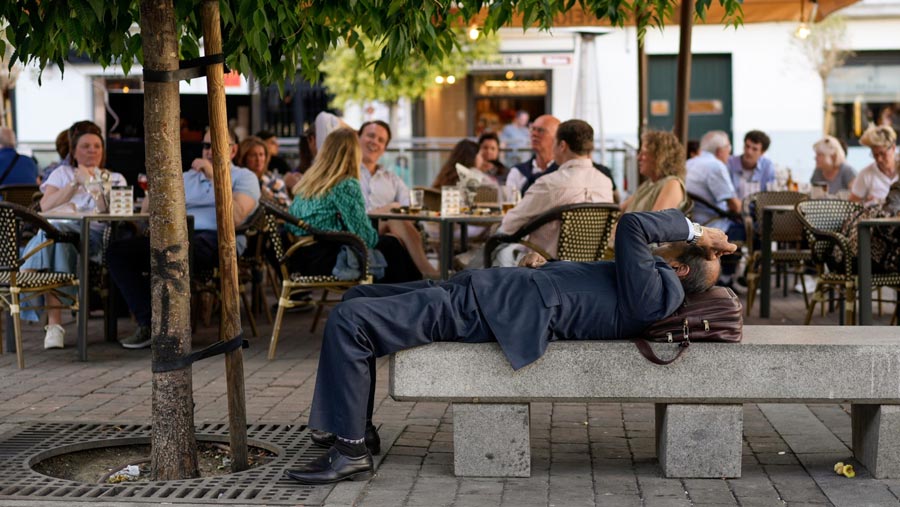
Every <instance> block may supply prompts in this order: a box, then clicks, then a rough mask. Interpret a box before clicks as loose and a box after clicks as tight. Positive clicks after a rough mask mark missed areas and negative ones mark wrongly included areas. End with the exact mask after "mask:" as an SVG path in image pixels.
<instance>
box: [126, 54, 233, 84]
mask: <svg viewBox="0 0 900 507" xmlns="http://www.w3.org/2000/svg"><path fill="white" fill-rule="evenodd" d="M217 63H225V55H223V54H221V53H220V54H217V55H206V56H201V57H200V58H192V59H190V60H181V61H179V62H178V70H150V69H146V68H145V69H144V82H146V83H172V82H177V81H185V80H187V79H195V78H198V77H204V76H206V67H207V66H208V65H215V64H217ZM228 72H230V71H229V70H228V68H226V69H225V74H228Z"/></svg>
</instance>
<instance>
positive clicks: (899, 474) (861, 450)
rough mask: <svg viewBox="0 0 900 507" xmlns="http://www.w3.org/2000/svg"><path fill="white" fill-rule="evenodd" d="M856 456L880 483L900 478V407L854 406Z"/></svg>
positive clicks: (854, 449) (852, 413)
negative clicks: (882, 480) (883, 480)
mask: <svg viewBox="0 0 900 507" xmlns="http://www.w3.org/2000/svg"><path fill="white" fill-rule="evenodd" d="M850 420H851V424H852V427H853V454H854V455H855V456H856V459H858V460H859V461H860V463H862V464H863V465H865V467H866V468H867V469H868V470H869V472H870V473H871V474H872V475H874V476H875V478H876V479H897V478H900V405H856V404H854V405H851V408H850Z"/></svg>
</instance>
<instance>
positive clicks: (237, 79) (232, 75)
mask: <svg viewBox="0 0 900 507" xmlns="http://www.w3.org/2000/svg"><path fill="white" fill-rule="evenodd" d="M238 86H241V75H240V74H238V72H237V71H236V70H233V71H231V72H229V73H228V74H225V88H236V87H238Z"/></svg>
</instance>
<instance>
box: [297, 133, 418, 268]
mask: <svg viewBox="0 0 900 507" xmlns="http://www.w3.org/2000/svg"><path fill="white" fill-rule="evenodd" d="M359 166H360V150H359V139H358V136H357V134H356V132H355V131H353V130H351V129H348V128H339V129H337V130H335V131H334V132H332V133H331V134H329V135H328V137H326V138H325V142H324V143H323V144H322V148H321V150H320V151H319V153H318V154H317V155H316V159H315V162H313V165H312V167H310V168H309V170H307V171H306V173H305V174H304V176H303V179H301V180H300V182H299V183H297V185H295V186H294V188H293V189H292V190H293V193H294V201H293V202H292V203H291V206H290V213H291V214H292V215H294V216H295V217H297V218H299V219H301V220H303V221H304V222H306V223H307V224H309V225H310V226H312V227H314V228H316V229H319V230H322V231H346V232H351V233H353V234H355V235H357V236H359V237H360V238H361V239H362V240H363V242H364V243H365V244H366V246H367V247H368V248H370V249H377V250H379V251H380V252H381V253H382V254H383V255H384V258H385V260H386V261H387V267H386V269H385V273H384V277H383V278H380V279H379V281H380V282H385V283H396V282H406V281H410V280H418V279H420V278H422V275H421V273H419V270H418V269H416V267H415V264H413V262H412V259H410V257H409V254H408V253H407V252H406V250H405V249H404V248H403V245H402V244H401V243H400V241H399V240H397V238H395V237H393V236H390V235H385V236H379V235H378V231H376V230H375V228H374V227H372V222H371V221H370V220H369V217H368V215H367V214H366V202H365V198H364V197H363V194H362V189H361V188H360V185H359ZM288 232H291V233H293V234H296V235H298V236H303V235H305V234H306V232H305V231H304V230H302V229H300V228H298V227H295V226H293V225H288ZM339 251H340V247H339V246H337V245H333V244H327V243H317V244H316V245H314V246H312V247H310V248H303V249H301V251H300V252H298V255H295V256H294V257H292V260H291V262H292V263H296V266H297V268H298V269H299V270H301V271H302V272H303V273H305V274H307V275H329V274H331V273H332V270H333V269H334V266H335V263H336V262H337V256H338V252H339Z"/></svg>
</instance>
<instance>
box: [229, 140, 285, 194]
mask: <svg viewBox="0 0 900 507" xmlns="http://www.w3.org/2000/svg"><path fill="white" fill-rule="evenodd" d="M269 160H270V155H269V151H268V147H267V146H266V143H265V141H263V140H262V139H260V138H258V137H256V136H250V137H248V138H247V139H244V140H243V141H241V144H240V145H239V146H238V156H237V165H238V166H240V167H246V168H247V169H250V170H251V171H253V174H255V175H256V177H257V178H259V189H260V190H261V191H262V195H263V197H267V198H269V199H272V200H274V201H275V202H277V203H278V204H280V205H282V206H287V205H288V204H289V203H290V198H289V197H288V193H287V185H285V184H284V180H282V179H281V176H278V175H277V174H275V173H273V172H272V171H269Z"/></svg>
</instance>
